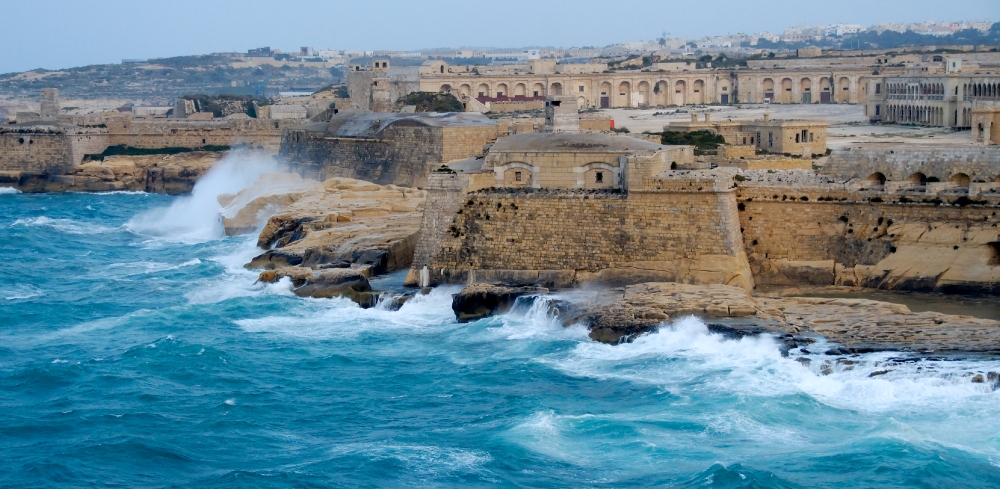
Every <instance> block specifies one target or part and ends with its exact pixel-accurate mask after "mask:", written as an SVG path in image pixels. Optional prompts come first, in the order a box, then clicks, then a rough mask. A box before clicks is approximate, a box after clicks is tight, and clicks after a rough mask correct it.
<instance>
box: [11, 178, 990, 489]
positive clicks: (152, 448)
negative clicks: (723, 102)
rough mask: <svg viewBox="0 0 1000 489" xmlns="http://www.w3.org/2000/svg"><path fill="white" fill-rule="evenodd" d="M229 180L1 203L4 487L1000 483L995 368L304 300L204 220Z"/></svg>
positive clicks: (683, 328)
mask: <svg viewBox="0 0 1000 489" xmlns="http://www.w3.org/2000/svg"><path fill="white" fill-rule="evenodd" d="M207 180H208V181H209V183H211V181H212V179H207ZM241 185H245V182H243V181H240V180H239V179H232V178H225V179H222V180H219V178H216V180H215V184H213V185H210V184H205V185H202V184H199V186H200V189H196V191H195V193H194V195H193V196H185V197H168V196H162V195H150V194H144V193H106V194H44V195H27V194H19V193H10V192H7V193H2V194H0V253H2V255H3V257H4V258H5V260H4V264H3V270H4V272H3V273H2V274H0V318H2V322H0V486H2V487H84V486H86V487H456V486H463V487H465V486H481V487H633V486H641V487H647V486H664V487H691V488H694V487H698V488H792V487H803V488H805V487H850V488H855V487H928V488H940V487H963V488H965V487H1000V429H998V428H997V426H996V420H997V419H998V418H1000V392H996V391H993V390H992V389H991V386H989V385H987V384H975V383H972V382H970V376H971V375H972V374H973V373H976V372H983V373H985V372H989V371H1000V361H998V360H996V359H993V358H975V357H967V358H962V357H950V358H923V359H918V358H908V357H901V356H900V354H892V353H876V354H869V355H862V356H857V357H852V358H849V359H848V358H844V359H842V361H841V362H840V363H837V362H835V361H834V360H835V357H827V356H824V355H796V354H795V351H793V354H792V355H791V356H790V357H788V358H783V357H782V356H781V354H780V352H779V349H778V346H777V343H776V342H775V340H774V339H773V338H770V337H759V338H744V339H741V340H735V339H727V338H724V337H722V336H719V335H715V334H710V333H709V332H708V331H707V329H706V327H705V325H704V324H703V323H701V322H700V321H699V320H697V319H694V318H680V319H678V320H677V321H674V322H672V323H671V324H669V325H667V326H665V327H664V328H662V329H661V331H660V332H658V333H655V334H651V335H647V336H644V337H641V338H639V339H638V340H637V341H635V342H634V343H631V344H624V345H618V346H610V345H604V344H599V343H595V342H592V341H590V340H589V339H588V338H587V333H586V331H585V330H584V329H583V328H582V327H570V328H564V327H562V326H560V325H559V324H558V322H557V321H554V320H553V319H552V318H550V317H547V316H546V313H545V310H546V308H545V307H544V301H543V300H541V299H540V300H536V301H535V302H534V303H532V302H530V301H526V302H524V303H523V304H522V305H521V306H520V307H518V308H516V309H515V311H513V312H511V313H509V314H507V315H504V316H500V317H494V318H490V319H487V320H481V321H478V322H475V323H471V324H458V323H457V322H456V321H455V319H454V316H453V314H452V311H451V308H450V303H451V296H450V294H451V293H454V292H455V291H456V290H457V289H455V288H445V287H442V288H437V289H435V290H434V291H433V292H431V293H430V294H429V295H425V296H418V297H416V298H415V299H413V300H411V301H410V302H408V303H407V304H406V305H404V306H403V308H402V309H400V310H398V311H388V310H382V309H377V308H376V309H370V310H362V309H359V308H358V307H357V306H355V305H354V304H353V303H351V302H348V301H344V300H336V299H335V300H313V299H301V298H298V297H295V296H294V295H292V294H291V292H290V286H289V284H287V283H278V284H273V285H263V284H256V283H255V278H256V274H255V273H253V272H250V271H247V270H244V269H243V268H242V265H243V264H244V263H245V262H246V261H247V260H248V259H249V258H250V257H252V256H253V255H254V254H255V253H257V250H255V249H254V245H255V241H256V238H255V237H254V236H244V237H229V238H226V237H224V236H223V235H222V232H221V228H220V227H219V225H218V223H217V221H216V218H215V213H216V212H217V211H218V206H217V204H215V203H214V195H215V194H217V193H219V192H221V191H234V190H237V189H238V188H240V186H241ZM399 281H400V276H399V275H398V274H397V275H393V276H390V277H387V278H383V279H379V280H378V281H377V282H378V284H377V285H379V286H382V287H386V288H392V287H393V286H394V285H396V284H398V282H399ZM817 346H820V348H812V349H813V350H819V351H824V350H825V349H824V348H821V346H822V344H821V345H817ZM799 356H804V357H808V358H810V359H811V360H812V361H811V364H810V365H808V366H806V365H803V364H802V362H799V361H796V358H797V357H799ZM843 360H850V362H844V361H843ZM824 361H829V362H831V363H830V365H829V367H828V369H829V371H831V372H832V373H830V374H829V375H823V373H822V370H823V366H822V365H823V362H824ZM852 363H853V364H852ZM876 370H889V372H888V373H886V374H884V375H878V376H875V377H870V376H869V375H870V374H871V373H872V372H874V371H876Z"/></svg>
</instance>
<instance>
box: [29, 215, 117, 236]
mask: <svg viewBox="0 0 1000 489" xmlns="http://www.w3.org/2000/svg"><path fill="white" fill-rule="evenodd" d="M18 226H22V227H47V228H51V229H54V230H56V231H59V232H61V233H65V234H77V235H86V234H103V233H109V232H113V231H114V228H109V227H104V226H98V225H96V224H91V223H84V222H77V221H73V220H71V219H52V218H49V217H45V216H40V217H29V218H24V219H18V220H16V221H14V222H13V224H11V225H10V227H18Z"/></svg>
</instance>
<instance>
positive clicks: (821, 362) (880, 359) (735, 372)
mask: <svg viewBox="0 0 1000 489" xmlns="http://www.w3.org/2000/svg"><path fill="white" fill-rule="evenodd" d="M819 351H822V349H819ZM898 357H899V354H898V353H888V352H883V353H871V354H864V355H856V356H852V357H851V358H846V357H844V358H840V359H839V361H838V358H837V357H834V356H827V355H796V354H795V351H794V350H793V352H792V355H791V357H787V358H786V357H782V356H781V352H780V350H779V349H778V343H777V341H776V339H775V338H774V337H772V336H769V335H763V336H760V337H756V338H755V337H744V338H741V339H731V338H727V337H725V336H723V335H720V334H714V333H710V332H709V331H708V328H707V327H706V326H705V323H704V322H702V321H701V320H700V319H697V318H694V317H686V318H681V319H679V320H677V321H674V322H673V323H671V324H670V325H668V326H665V327H662V328H660V330H659V331H657V332H654V333H651V334H647V335H643V336H640V337H639V338H637V339H636V340H635V341H634V342H632V343H626V344H622V345H606V344H602V343H597V342H593V341H586V340H585V341H581V342H580V343H579V344H577V345H576V346H575V347H574V348H573V349H571V350H570V351H569V352H559V353H555V354H548V355H545V356H543V357H541V358H540V359H539V361H540V362H542V363H544V364H548V365H551V366H552V367H553V368H555V369H557V370H559V371H561V372H563V373H566V374H568V375H571V376H577V377H589V378H597V379H616V380H625V381H629V382H634V383H639V384H650V385H657V386H661V387H663V388H665V389H667V390H669V391H670V392H672V393H674V394H677V395H696V394H714V395H721V394H726V393H738V394H743V395H751V396H760V397H777V396H786V395H796V394H806V395H808V396H809V397H811V398H813V399H814V400H816V401H818V402H820V403H823V404H826V405H829V406H831V407H835V408H840V409H849V410H854V411H870V412H885V411H893V410H898V409H914V408H919V409H926V410H934V409H943V408H953V407H955V406H956V405H958V404H963V403H965V402H967V401H968V400H970V399H973V400H975V399H978V400H980V401H983V402H987V401H988V402H995V401H996V400H997V399H1000V391H994V390H993V387H992V386H990V385H988V384H986V383H978V384H977V383H973V382H971V377H972V375H973V373H974V372H977V371H979V372H985V371H995V372H1000V362H998V361H995V360H968V361H948V360H933V359H917V358H912V359H902V360H900V359H899V358H898ZM797 358H802V360H797ZM804 363H808V364H809V365H808V366H805V365H803V364H804ZM886 370H888V372H885V373H883V372H884V371H886ZM873 374H874V375H873ZM996 411H997V414H1000V409H997V410H996Z"/></svg>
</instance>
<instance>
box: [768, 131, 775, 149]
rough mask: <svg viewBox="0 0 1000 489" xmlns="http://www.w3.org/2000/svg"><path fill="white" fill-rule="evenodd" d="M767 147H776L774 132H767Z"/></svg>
mask: <svg viewBox="0 0 1000 489" xmlns="http://www.w3.org/2000/svg"><path fill="white" fill-rule="evenodd" d="M767 147H768V148H773V147H774V133H773V132H769V133H767Z"/></svg>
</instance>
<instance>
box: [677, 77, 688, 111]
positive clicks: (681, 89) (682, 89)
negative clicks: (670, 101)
mask: <svg viewBox="0 0 1000 489" xmlns="http://www.w3.org/2000/svg"><path fill="white" fill-rule="evenodd" d="M686 104H687V82H686V81H684V80H677V81H676V82H675V83H674V105H686Z"/></svg>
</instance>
